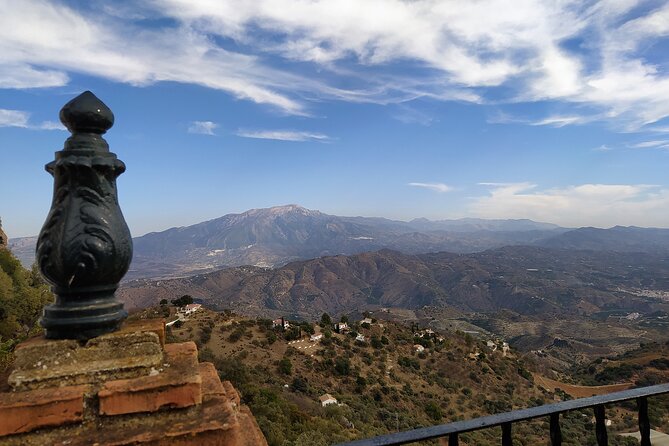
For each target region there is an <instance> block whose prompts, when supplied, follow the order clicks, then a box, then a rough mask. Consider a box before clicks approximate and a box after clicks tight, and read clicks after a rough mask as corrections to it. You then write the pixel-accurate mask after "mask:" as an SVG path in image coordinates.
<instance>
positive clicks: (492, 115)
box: [0, 0, 669, 237]
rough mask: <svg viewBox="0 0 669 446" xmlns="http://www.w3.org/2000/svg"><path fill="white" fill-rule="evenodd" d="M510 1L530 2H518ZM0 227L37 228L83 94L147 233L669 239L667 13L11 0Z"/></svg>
mask: <svg viewBox="0 0 669 446" xmlns="http://www.w3.org/2000/svg"><path fill="white" fill-rule="evenodd" d="M510 5H511V6H510ZM0 8H1V9H2V10H3V14H2V16H0V155H1V158H0V160H1V161H0V217H2V220H3V226H4V228H5V230H6V232H7V233H8V234H9V236H10V237H21V236H29V235H35V234H37V232H38V231H39V228H40V227H41V225H42V223H43V221H44V219H45V217H46V213H47V211H48V208H49V205H50V199H51V188H52V179H51V177H50V176H49V175H48V174H47V173H46V172H45V171H44V170H43V166H44V164H45V163H47V162H49V161H50V160H52V159H53V152H54V151H56V150H60V148H62V143H63V141H64V139H65V138H66V137H67V132H66V131H65V130H64V129H63V128H62V126H61V125H60V124H59V123H58V122H57V121H58V112H59V110H60V107H61V106H62V105H63V104H65V103H66V102H67V101H68V100H69V99H71V98H72V97H73V96H75V95H77V94H78V93H80V92H82V91H84V90H91V91H93V92H94V93H95V94H96V95H97V96H98V97H100V98H101V99H102V100H103V101H104V102H105V103H106V104H107V105H108V106H109V107H110V108H111V109H112V110H113V112H114V113H115V115H116V124H115V125H114V127H113V128H112V129H111V131H110V132H109V133H108V134H107V140H108V141H109V143H110V145H111V149H112V151H114V152H115V153H117V155H118V156H119V158H120V159H122V160H123V161H125V162H126V164H127V166H128V170H127V172H126V173H125V174H123V175H122V176H121V177H120V178H119V180H118V188H119V197H120V201H121V206H122V209H123V211H124V214H125V216H126V219H127V221H128V224H129V226H130V228H131V231H132V233H133V235H136V236H137V235H142V234H144V233H146V232H149V231H157V230H163V229H166V228H169V227H172V226H183V225H188V224H193V223H196V222H199V221H203V220H207V219H211V218H215V217H218V216H221V215H223V214H226V213H230V212H241V211H244V210H246V209H250V208H258V207H269V206H274V205H281V204H288V203H297V204H301V205H303V206H305V207H308V208H311V209H318V210H321V211H323V212H327V213H332V214H338V215H365V216H383V217H388V218H396V219H411V218H415V217H427V218H431V219H442V218H459V217H483V218H532V219H535V220H541V221H549V222H554V223H558V224H561V225H565V226H586V225H591V226H599V227H609V226H613V225H617V224H620V225H638V226H658V227H669V182H668V180H667V163H668V162H669V57H668V55H669V51H668V50H669V39H668V37H669V3H667V2H658V1H631V0H612V1H599V2H588V1H556V2H546V1H532V0H514V1H513V2H510V3H509V2H503V1H498V0H481V1H473V2H461V1H459V0H452V1H451V0H441V1H421V0H418V1H411V2H409V1H400V0H364V1H363V0H336V1H335V0H329V1H318V0H311V1H307V0H258V1H253V2H239V1H237V0H218V1H208V0H200V1H196V0H139V1H132V2H130V1H117V2H102V1H99V2H98V1H93V2H88V1H87V2H77V1H66V0H62V1H56V0H53V1H46V0H44V1H38V0H22V1H20V2H16V1H12V0H0Z"/></svg>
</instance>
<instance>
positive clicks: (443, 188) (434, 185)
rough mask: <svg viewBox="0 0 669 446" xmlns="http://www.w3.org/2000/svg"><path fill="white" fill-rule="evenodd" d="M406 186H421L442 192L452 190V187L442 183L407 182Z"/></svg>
mask: <svg viewBox="0 0 669 446" xmlns="http://www.w3.org/2000/svg"><path fill="white" fill-rule="evenodd" d="M407 186H412V187H422V188H424V189H429V190H432V191H435V192H439V193H442V194H443V193H445V192H451V191H452V190H453V187H451V186H449V185H448V184H444V183H407Z"/></svg>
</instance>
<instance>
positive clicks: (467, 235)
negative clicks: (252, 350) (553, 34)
mask: <svg viewBox="0 0 669 446" xmlns="http://www.w3.org/2000/svg"><path fill="white" fill-rule="evenodd" d="M35 241H36V239H35V237H29V238H23V239H11V240H10V242H9V246H10V248H11V249H12V251H13V252H14V253H15V254H16V255H17V257H19V258H20V259H21V261H22V262H23V263H24V264H27V265H28V266H29V265H30V264H31V263H32V261H33V260H34V243H35ZM133 244H134V258H133V263H132V265H131V267H130V271H129V272H128V275H127V276H126V279H127V280H131V279H136V278H150V277H153V278H159V277H162V278H167V277H183V276H187V275H192V274H198V273H202V272H208V271H214V270H216V269H220V268H223V267H230V266H240V265H253V266H259V267H280V266H282V265H285V264H287V263H289V262H291V261H296V260H305V259H312V258H317V257H323V256H332V255H352V254H357V253H362V252H370V251H376V250H380V249H393V250H397V251H400V252H403V253H407V254H418V253H427V252H440V251H448V252H453V253H473V252H481V251H485V250H487V249H494V248H499V247H502V246H511V245H534V246H544V247H561V248H569V249H591V250H607V251H620V252H637V251H638V252H652V253H660V252H668V251H669V229H648V228H635V227H629V228H625V227H615V228H611V229H597V228H580V229H568V228H562V227H559V226H557V225H554V224H550V223H541V222H535V221H532V220H485V219H475V218H464V219H457V220H440V221H430V220H427V219H414V220H411V221H408V222H405V221H397V220H389V219H385V218H369V217H340V216H335V215H328V214H325V213H322V212H319V211H316V210H309V209H305V208H303V207H301V206H297V205H287V206H277V207H272V208H267V209H252V210H249V211H246V212H243V213H240V214H228V215H225V216H223V217H220V218H216V219H214V220H210V221H206V222H202V223H198V224H195V225H192V226H186V227H179V228H171V229H168V230H165V231H161V232H153V233H149V234H146V235H143V236H141V237H136V238H134V239H133Z"/></svg>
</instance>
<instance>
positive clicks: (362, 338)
mask: <svg viewBox="0 0 669 446" xmlns="http://www.w3.org/2000/svg"><path fill="white" fill-rule="evenodd" d="M355 340H356V341H360V342H365V336H364V335H361V334H360V333H358V336H356V337H355Z"/></svg>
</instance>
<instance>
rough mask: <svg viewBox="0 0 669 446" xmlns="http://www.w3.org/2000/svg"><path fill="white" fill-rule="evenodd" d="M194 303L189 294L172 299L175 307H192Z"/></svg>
mask: <svg viewBox="0 0 669 446" xmlns="http://www.w3.org/2000/svg"><path fill="white" fill-rule="evenodd" d="M192 303H193V298H192V297H191V296H190V295H188V294H184V295H183V296H181V297H180V298H178V299H172V305H174V306H175V307H185V306H186V305H190V304H192Z"/></svg>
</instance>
